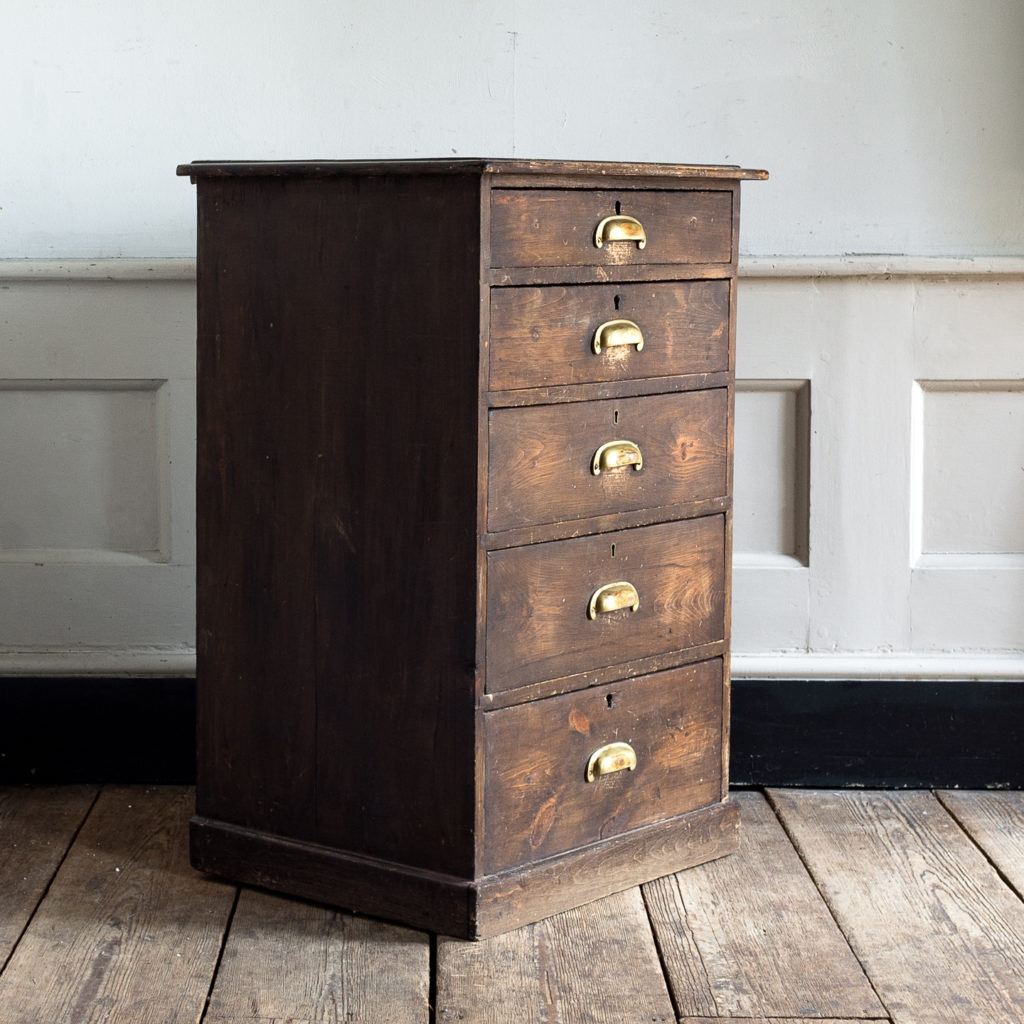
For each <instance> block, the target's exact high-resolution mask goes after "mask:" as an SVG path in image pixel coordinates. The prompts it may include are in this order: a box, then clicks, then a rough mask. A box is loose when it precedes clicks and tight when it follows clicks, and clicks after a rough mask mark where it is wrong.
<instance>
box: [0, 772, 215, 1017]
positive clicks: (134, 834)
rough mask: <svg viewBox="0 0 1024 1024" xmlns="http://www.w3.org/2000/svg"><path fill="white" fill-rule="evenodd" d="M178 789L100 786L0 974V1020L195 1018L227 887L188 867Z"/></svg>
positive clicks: (185, 804)
mask: <svg viewBox="0 0 1024 1024" xmlns="http://www.w3.org/2000/svg"><path fill="white" fill-rule="evenodd" d="M191 809H192V794H191V792H190V791H189V790H185V789H177V788H176V789H142V788H125V787H115V788H110V789H106V790H104V791H103V792H102V793H101V794H100V797H99V799H98V800H97V802H96V805H95V806H94V807H93V809H92V811H91V812H90V814H89V817H88V818H87V820H86V822H85V824H84V825H83V826H82V828H81V831H80V832H79V833H78V836H77V838H76V840H75V843H74V845H73V846H72V848H71V850H70V852H69V853H68V855H67V857H66V858H65V860H64V862H63V864H62V865H61V867H60V870H59V871H58V872H57V874H56V876H55V877H54V879H53V882H52V884H51V885H50V889H49V891H48V892H47V894H46V896H45V898H44V899H43V901H42V903H41V904H40V905H39V908H38V909H37V910H36V912H35V915H34V916H33V918H32V920H31V922H30V923H29V926H28V928H27V929H26V931H25V933H24V935H23V936H22V938H21V941H20V942H19V943H18V946H17V948H16V949H15V951H14V954H13V956H12V957H11V959H10V961H9V963H8V965H7V967H6V969H5V970H4V972H3V974H2V975H0V1020H2V1021H3V1024H80V1022H82V1024H85V1022H88V1024H94V1022H95V1024H101V1022H102V1024H149V1022H152V1024H158V1022H178V1021H182V1022H184V1021H192V1022H195V1021H198V1020H199V1019H200V1017H201V1015H202V1011H203V1006H204V1004H205V1001H206V996H207V993H208V991H209V987H210V981H211V979H212V977H213V971H214V967H215V965H216V963H217V959H218V956H219V953H220V947H221V941H222V936H223V932H224V927H225V925H226V923H227V920H228V915H229V912H230V910H231V906H232V904H233V902H234V896H235V889H234V887H233V886H230V885H226V884H224V883H218V882H213V881H210V880H208V879H206V878H204V877H203V876H201V875H199V874H197V873H196V872H194V871H192V869H191V868H190V867H189V866H188V855H187V849H188V841H187V823H188V818H189V816H190V814H191Z"/></svg>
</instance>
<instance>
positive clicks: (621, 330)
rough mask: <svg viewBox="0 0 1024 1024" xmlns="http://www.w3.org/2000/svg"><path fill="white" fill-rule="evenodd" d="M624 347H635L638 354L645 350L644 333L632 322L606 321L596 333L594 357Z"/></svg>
mask: <svg viewBox="0 0 1024 1024" xmlns="http://www.w3.org/2000/svg"><path fill="white" fill-rule="evenodd" d="M622 345H635V346H636V350H637V352H640V351H642V350H643V347H644V333H643V331H641V330H640V328H639V327H638V326H637V325H636V324H635V323H633V321H632V320H606V321H605V322H604V323H603V324H601V326H600V327H598V329H597V330H596V331H594V344H593V347H594V355H596V356H599V355H600V354H601V353H602V352H603V351H604V350H605V349H606V348H618V347H619V346H622Z"/></svg>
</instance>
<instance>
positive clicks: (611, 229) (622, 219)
mask: <svg viewBox="0 0 1024 1024" xmlns="http://www.w3.org/2000/svg"><path fill="white" fill-rule="evenodd" d="M605 242H636V247H637V248H638V249H642V248H643V247H644V246H645V245H647V232H646V231H644V226H643V224H641V223H640V221H638V220H637V219H636V218H635V217H626V216H625V215H623V214H621V213H617V214H615V215H614V216H612V217H605V219H604V220H603V221H601V223H600V224H598V225H597V230H596V231H595V232H594V245H596V246H597V247H598V249H600V248H601V247H602V246H603V245H604V243H605Z"/></svg>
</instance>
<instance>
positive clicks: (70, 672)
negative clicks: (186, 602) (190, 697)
mask: <svg viewBox="0 0 1024 1024" xmlns="http://www.w3.org/2000/svg"><path fill="white" fill-rule="evenodd" d="M195 674H196V653H195V651H194V650H189V649H184V650H177V649H176V650H163V649H159V648H154V649H148V648H147V649H144V650H67V651H0V677H5V676H10V677H13V678H26V677H28V678H31V677H40V678H61V679H65V678H74V677H94V676H96V677H119V678H124V677H131V678H140V679H152V678H155V677H163V678H181V677H188V676H195ZM2 686H3V681H2V678H0V687H2Z"/></svg>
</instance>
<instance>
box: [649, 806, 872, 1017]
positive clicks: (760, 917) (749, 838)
mask: <svg viewBox="0 0 1024 1024" xmlns="http://www.w3.org/2000/svg"><path fill="white" fill-rule="evenodd" d="M733 799H734V800H736V801H737V802H738V803H739V805H740V821H741V827H740V849H739V851H738V852H737V853H736V854H735V855H733V856H731V857H723V858H721V859H720V860H716V861H712V862H711V863H710V864H705V865H702V866H701V867H697V868H693V869H691V870H688V871H682V872H680V873H679V874H677V875H670V876H669V877H667V878H660V879H658V880H657V881H656V882H651V883H649V884H648V885H646V886H644V892H645V895H646V898H647V904H648V908H649V910H650V914H651V921H652V923H653V925H654V930H655V935H656V936H657V938H658V942H659V945H660V947H661V951H662V956H663V958H664V961H665V966H666V970H667V972H668V977H669V981H670V983H671V985H672V989H673V992H674V994H675V1002H676V1006H677V1009H678V1010H679V1012H681V1013H682V1014H683V1015H684V1016H685V1015H687V1014H690V1015H692V1016H691V1018H690V1019H701V1015H704V1016H705V1017H714V1016H719V1017H731V1018H751V1019H758V1018H768V1017H771V1018H786V1017H824V1018H838V1019H843V1018H856V1017H859V1018H865V1017H876V1018H884V1017H885V1016H886V1014H885V1011H884V1010H883V1008H882V1006H881V1004H880V1003H879V1001H878V998H877V996H876V995H875V993H874V991H873V990H872V988H871V985H870V983H869V982H868V979H867V978H866V977H865V975H864V972H863V970H862V969H861V966H860V964H859V963H858V962H857V959H856V957H855V956H854V955H853V953H852V952H851V951H850V947H849V945H848V944H847V942H846V939H845V938H844V937H843V934H842V932H840V930H839V928H838V927H837V926H836V923H835V921H834V920H833V919H832V915H831V914H830V913H829V910H828V908H827V907H826V906H825V903H824V902H823V901H822V898H821V896H820V894H819V893H818V890H817V889H816V888H815V885H814V882H813V881H812V880H811V878H810V876H809V875H808V874H807V871H806V869H805V868H804V866H803V864H802V863H801V861H800V858H799V857H798V856H797V854H796V851H795V850H794V849H793V847H792V845H791V844H790V842H789V839H788V838H787V837H786V833H785V832H784V831H783V829H782V826H781V825H780V824H779V822H778V819H777V818H776V816H775V813H774V812H773V811H772V809H771V807H769V805H768V803H767V801H766V800H765V798H764V797H763V796H762V795H761V794H759V793H739V794H733Z"/></svg>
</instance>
